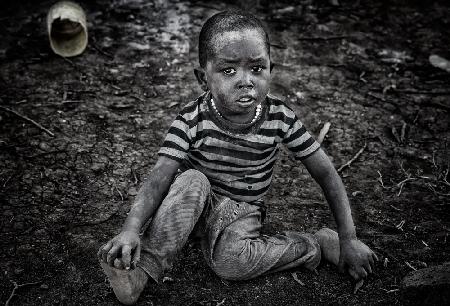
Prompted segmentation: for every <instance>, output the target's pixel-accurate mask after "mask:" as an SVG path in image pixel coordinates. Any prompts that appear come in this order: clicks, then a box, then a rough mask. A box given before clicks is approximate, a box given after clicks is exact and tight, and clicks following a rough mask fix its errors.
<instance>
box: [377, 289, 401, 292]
mask: <svg viewBox="0 0 450 306" xmlns="http://www.w3.org/2000/svg"><path fill="white" fill-rule="evenodd" d="M381 289H383V290H384V291H385V292H386V293H393V292H398V291H400V289H398V288H397V289H391V290H387V289H384V288H381Z"/></svg>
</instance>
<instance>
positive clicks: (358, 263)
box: [339, 238, 378, 280]
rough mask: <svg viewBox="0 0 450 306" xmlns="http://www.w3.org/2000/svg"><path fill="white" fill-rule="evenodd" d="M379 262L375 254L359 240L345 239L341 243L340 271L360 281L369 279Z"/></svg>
mask: <svg viewBox="0 0 450 306" xmlns="http://www.w3.org/2000/svg"><path fill="white" fill-rule="evenodd" d="M375 261H378V258H377V256H376V255H375V253H374V252H373V251H372V250H371V249H370V248H369V247H368V246H367V245H365V244H364V243H362V242H361V241H359V240H358V239H356V238H355V239H345V240H341V241H340V257H339V270H340V271H341V272H345V270H347V271H348V272H349V274H350V275H351V276H352V277H353V278H354V279H355V280H360V279H364V278H366V277H367V275H368V274H369V273H372V271H373V270H374V268H375Z"/></svg>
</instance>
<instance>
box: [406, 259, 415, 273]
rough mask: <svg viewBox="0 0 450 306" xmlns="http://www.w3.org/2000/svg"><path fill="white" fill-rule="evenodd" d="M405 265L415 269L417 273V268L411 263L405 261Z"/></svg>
mask: <svg viewBox="0 0 450 306" xmlns="http://www.w3.org/2000/svg"><path fill="white" fill-rule="evenodd" d="M405 264H406V265H407V266H408V267H410V268H411V269H413V270H414V271H417V269H416V268H414V267H413V266H412V265H411V264H410V263H409V262H407V261H405Z"/></svg>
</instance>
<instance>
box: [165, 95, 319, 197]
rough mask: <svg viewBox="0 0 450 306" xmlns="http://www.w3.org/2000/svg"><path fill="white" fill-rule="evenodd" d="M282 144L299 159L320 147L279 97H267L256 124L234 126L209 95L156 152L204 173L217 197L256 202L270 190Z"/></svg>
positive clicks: (190, 107)
mask: <svg viewBox="0 0 450 306" xmlns="http://www.w3.org/2000/svg"><path fill="white" fill-rule="evenodd" d="M281 143H284V144H285V145H286V147H287V148H288V149H289V150H290V151H291V152H292V153H293V154H294V157H295V158H296V159H300V160H301V159H303V158H306V157H308V156H309V155H311V154H312V153H314V152H315V151H316V150H317V149H319V147H320V145H319V143H318V142H316V141H315V140H314V138H312V137H311V135H310V134H309V133H308V131H307V130H306V129H305V127H304V126H303V124H302V123H301V122H300V120H299V119H298V118H297V116H296V115H295V113H294V112H293V111H292V109H290V108H289V107H288V106H286V105H285V104H284V103H283V102H282V101H280V100H278V99H274V98H272V97H267V98H266V100H265V103H263V106H262V111H261V116H260V117H259V119H258V120H257V121H256V122H254V123H253V124H235V123H231V122H229V121H227V120H225V119H224V118H222V117H221V116H220V115H219V114H218V113H217V112H216V111H215V110H214V109H213V108H212V106H211V99H210V94H209V93H205V94H204V95H202V96H200V97H199V98H198V99H197V100H195V101H192V102H190V103H188V104H187V105H186V106H185V107H184V108H183V109H182V110H181V112H180V113H179V114H178V116H177V117H176V118H175V120H174V122H173V123H172V125H171V127H170V128H169V131H168V133H167V136H166V138H165V140H164V143H163V145H162V147H161V149H160V150H159V152H158V154H159V155H161V156H166V157H169V158H172V159H174V160H177V161H179V162H181V163H182V164H183V165H184V166H185V167H187V168H190V169H196V170H198V171H200V172H202V173H203V174H205V175H206V177H207V178H208V179H209V181H210V183H211V188H212V190H213V191H214V192H216V193H217V194H220V195H224V196H227V197H229V198H231V199H233V200H236V201H244V202H253V201H257V200H260V199H261V197H262V196H263V195H264V194H265V193H266V192H267V191H268V189H269V186H270V182H271V180H272V174H273V167H274V165H275V162H276V160H277V157H278V154H279V147H280V144H281Z"/></svg>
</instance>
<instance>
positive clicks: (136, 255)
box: [131, 243, 141, 269]
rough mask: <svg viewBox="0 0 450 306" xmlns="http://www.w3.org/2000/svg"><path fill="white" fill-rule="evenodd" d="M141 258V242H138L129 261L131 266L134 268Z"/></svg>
mask: <svg viewBox="0 0 450 306" xmlns="http://www.w3.org/2000/svg"><path fill="white" fill-rule="evenodd" d="M139 259H141V244H140V243H139V244H138V245H137V247H136V248H135V249H134V255H133V261H132V262H131V265H132V268H133V269H136V264H137V263H138V261H139Z"/></svg>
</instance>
